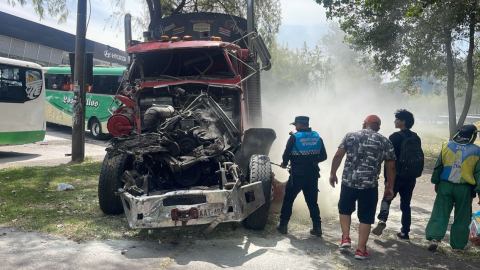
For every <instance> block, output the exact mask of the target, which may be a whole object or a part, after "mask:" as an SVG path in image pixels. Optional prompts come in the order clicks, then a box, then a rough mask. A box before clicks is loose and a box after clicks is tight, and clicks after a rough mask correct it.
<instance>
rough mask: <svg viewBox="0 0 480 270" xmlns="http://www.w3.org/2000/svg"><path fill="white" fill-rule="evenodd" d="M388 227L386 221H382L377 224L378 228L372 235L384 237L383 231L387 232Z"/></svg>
mask: <svg viewBox="0 0 480 270" xmlns="http://www.w3.org/2000/svg"><path fill="white" fill-rule="evenodd" d="M386 227H387V223H385V221H381V220H380V221H379V222H378V224H377V227H375V228H374V229H373V230H372V233H373V234H375V235H382V233H383V230H385V228H386Z"/></svg>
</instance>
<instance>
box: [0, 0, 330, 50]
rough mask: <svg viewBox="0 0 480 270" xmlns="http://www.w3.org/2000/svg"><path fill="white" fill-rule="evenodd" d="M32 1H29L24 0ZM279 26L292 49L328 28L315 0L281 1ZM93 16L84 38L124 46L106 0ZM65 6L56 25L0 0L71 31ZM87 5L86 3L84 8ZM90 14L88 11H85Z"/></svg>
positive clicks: (3, 4)
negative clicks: (63, 15)
mask: <svg viewBox="0 0 480 270" xmlns="http://www.w3.org/2000/svg"><path fill="white" fill-rule="evenodd" d="M27 2H29V3H30V2H31V1H27ZM125 2H126V10H128V11H129V12H130V13H132V14H136V13H139V12H140V10H141V5H140V4H138V2H137V1H133V0H126V1H125ZM280 2H281V5H282V25H281V26H280V31H279V33H278V35H277V38H278V41H280V42H283V43H288V45H289V46H290V47H291V48H298V47H300V46H302V45H303V43H304V42H306V43H307V45H308V46H309V47H313V46H315V43H316V42H317V40H318V39H320V37H321V36H322V34H323V33H325V32H326V31H327V26H326V24H327V22H326V16H325V10H324V9H323V7H321V5H318V4H317V3H316V2H315V1H314V0H295V1H291V0H281V1H280ZM91 4H92V7H91V10H92V15H91V16H90V21H89V27H88V29H87V39H90V40H93V41H96V42H100V43H103V44H106V45H110V46H112V47H115V48H117V49H122V50H123V49H124V33H123V32H120V31H118V30H116V29H115V26H114V25H112V24H111V23H107V21H108V19H109V16H110V14H111V10H112V7H111V5H110V1H109V0H92V1H91ZM67 6H68V8H69V9H70V10H71V13H70V15H69V17H68V19H67V22H66V23H62V24H58V22H57V19H55V18H51V17H48V15H47V16H45V18H44V19H43V20H41V21H40V20H39V17H38V15H37V14H35V12H34V10H33V7H32V5H31V4H27V5H26V6H24V7H21V6H20V5H18V4H17V5H16V6H15V7H12V6H11V5H9V4H8V3H7V1H0V10H1V11H2V12H6V13H9V14H12V15H15V16H18V17H22V18H25V19H27V20H30V21H34V22H37V23H41V24H43V25H47V26H49V27H52V28H56V29H59V30H61V31H65V32H67V33H70V34H75V33H76V14H77V12H76V11H77V1H74V0H67ZM88 10H89V7H88V6H87V11H88ZM87 14H89V12H87Z"/></svg>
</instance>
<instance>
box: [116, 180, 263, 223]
mask: <svg viewBox="0 0 480 270" xmlns="http://www.w3.org/2000/svg"><path fill="white" fill-rule="evenodd" d="M118 191H119V193H120V198H121V200H122V203H123V208H124V209H125V215H126V216H127V221H128V225H129V226H130V228H132V229H139V228H163V227H175V226H186V225H200V224H209V223H212V222H213V221H214V220H215V219H216V218H217V217H218V216H220V215H221V214H222V213H223V214H224V219H223V220H222V222H232V221H236V222H239V221H242V220H243V219H244V218H246V217H247V216H248V215H250V214H251V213H252V212H253V211H255V210H256V209H257V208H258V207H260V206H262V205H263V204H264V203H265V196H264V192H263V187H262V183H261V182H255V183H252V184H248V185H244V186H240V187H238V188H237V190H236V191H235V190H179V191H172V192H168V193H166V194H163V195H151V196H146V195H142V196H133V195H132V194H130V193H128V192H127V191H125V190H123V189H119V190H118ZM231 195H232V196H231ZM229 197H231V198H230V201H229V200H228V198H229ZM229 202H230V203H229Z"/></svg>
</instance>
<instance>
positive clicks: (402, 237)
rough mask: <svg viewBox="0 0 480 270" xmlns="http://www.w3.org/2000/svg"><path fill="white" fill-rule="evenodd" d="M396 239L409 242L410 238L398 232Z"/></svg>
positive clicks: (406, 234)
mask: <svg viewBox="0 0 480 270" xmlns="http://www.w3.org/2000/svg"><path fill="white" fill-rule="evenodd" d="M397 237H398V238H400V239H403V240H410V236H408V233H403V232H399V233H397Z"/></svg>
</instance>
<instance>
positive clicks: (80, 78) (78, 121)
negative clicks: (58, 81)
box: [72, 0, 87, 162]
mask: <svg viewBox="0 0 480 270" xmlns="http://www.w3.org/2000/svg"><path fill="white" fill-rule="evenodd" d="M86 28H87V0H78V4H77V35H76V42H75V70H74V73H73V74H74V76H73V77H74V78H73V80H74V85H73V100H74V103H73V108H72V111H73V115H72V161H77V162H83V160H84V158H85V96H86V95H85V35H86V32H87V29H86Z"/></svg>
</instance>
